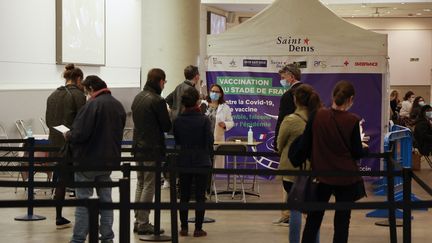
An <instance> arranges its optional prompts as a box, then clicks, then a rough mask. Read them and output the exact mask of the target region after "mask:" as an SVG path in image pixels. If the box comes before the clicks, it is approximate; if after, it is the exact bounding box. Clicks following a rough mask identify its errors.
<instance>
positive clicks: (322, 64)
mask: <svg viewBox="0 0 432 243" xmlns="http://www.w3.org/2000/svg"><path fill="white" fill-rule="evenodd" d="M314 67H321V68H326V67H327V63H326V62H325V61H314Z"/></svg>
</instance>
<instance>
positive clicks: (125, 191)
mask: <svg viewBox="0 0 432 243" xmlns="http://www.w3.org/2000/svg"><path fill="white" fill-rule="evenodd" d="M119 183H120V222H119V223H120V242H130V178H122V179H120V180H119Z"/></svg>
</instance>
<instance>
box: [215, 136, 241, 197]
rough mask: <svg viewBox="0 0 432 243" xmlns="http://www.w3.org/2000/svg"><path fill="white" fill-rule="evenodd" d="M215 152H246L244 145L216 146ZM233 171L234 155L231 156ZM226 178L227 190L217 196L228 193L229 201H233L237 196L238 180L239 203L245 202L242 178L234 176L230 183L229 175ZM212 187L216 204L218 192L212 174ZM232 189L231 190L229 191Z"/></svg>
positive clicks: (235, 164) (234, 165) (235, 163)
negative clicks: (238, 182)
mask: <svg viewBox="0 0 432 243" xmlns="http://www.w3.org/2000/svg"><path fill="white" fill-rule="evenodd" d="M216 151H219V152H222V151H225V152H246V151H247V146H246V145H242V144H229V145H227V144H222V145H218V146H217V147H216ZM233 169H237V156H236V155H234V156H233ZM227 178H228V183H227V190H226V191H223V192H219V194H226V193H229V194H231V199H234V197H235V195H236V194H237V179H238V178H240V187H241V188H240V191H239V192H240V193H241V194H242V197H241V199H240V201H243V202H246V193H245V188H244V183H243V182H244V176H242V175H234V179H233V182H232V183H230V179H229V178H230V175H227ZM231 184H232V188H230V185H231ZM212 187H213V192H214V194H215V201H216V202H218V201H220V200H219V199H218V196H217V194H218V192H217V188H216V183H215V175H214V174H213V176H212ZM230 189H232V190H230Z"/></svg>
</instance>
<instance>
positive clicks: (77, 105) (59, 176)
mask: <svg viewBox="0 0 432 243" xmlns="http://www.w3.org/2000/svg"><path fill="white" fill-rule="evenodd" d="M83 76H84V75H83V72H82V71H81V69H79V68H77V67H75V65H74V64H67V65H66V66H65V70H64V72H63V77H64V79H65V85H64V86H60V87H58V88H57V89H56V90H54V92H52V93H51V95H50V96H49V97H48V99H47V104H46V113H45V121H46V123H47V126H48V128H49V135H48V140H49V143H50V145H51V146H53V147H59V148H61V147H62V146H63V145H64V144H65V140H64V137H63V135H62V134H61V133H60V132H58V131H56V130H55V129H54V128H53V127H55V126H59V125H65V126H66V127H68V128H70V127H71V126H72V122H73V121H74V119H75V116H76V115H77V113H78V111H79V110H80V109H81V107H82V106H84V105H85V103H86V98H85V96H84V92H83V91H82V87H81V81H82V80H83ZM49 156H50V157H57V158H58V157H59V156H60V154H59V152H50V153H49ZM54 174H55V176H54V179H55V180H57V182H59V184H57V186H56V189H55V194H54V199H55V200H56V201H58V202H59V203H61V202H63V201H64V199H65V191H66V187H65V183H66V182H70V181H73V174H68V173H60V172H58V171H55V172H54ZM62 208H63V207H62V206H56V226H57V229H63V228H67V227H70V226H71V223H70V221H69V220H67V219H66V218H64V217H63V216H62Z"/></svg>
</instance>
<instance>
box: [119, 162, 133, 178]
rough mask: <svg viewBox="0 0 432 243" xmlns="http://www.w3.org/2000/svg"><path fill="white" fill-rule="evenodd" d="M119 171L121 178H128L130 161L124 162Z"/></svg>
mask: <svg viewBox="0 0 432 243" xmlns="http://www.w3.org/2000/svg"><path fill="white" fill-rule="evenodd" d="M121 171H122V173H123V178H129V180H130V175H131V167H130V163H124V164H123V165H122V169H121Z"/></svg>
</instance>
